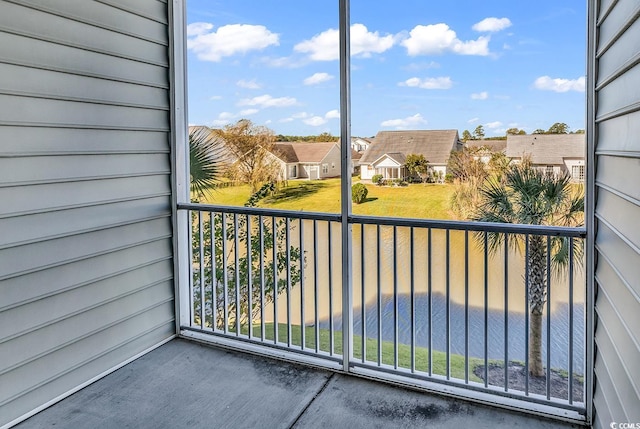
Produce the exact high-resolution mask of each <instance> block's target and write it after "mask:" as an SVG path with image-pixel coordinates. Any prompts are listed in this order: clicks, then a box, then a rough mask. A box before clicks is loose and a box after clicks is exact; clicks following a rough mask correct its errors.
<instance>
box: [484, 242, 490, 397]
mask: <svg viewBox="0 0 640 429" xmlns="http://www.w3.org/2000/svg"><path fill="white" fill-rule="evenodd" d="M488 385H489V233H488V232H487V231H485V232H484V387H487V386H488Z"/></svg>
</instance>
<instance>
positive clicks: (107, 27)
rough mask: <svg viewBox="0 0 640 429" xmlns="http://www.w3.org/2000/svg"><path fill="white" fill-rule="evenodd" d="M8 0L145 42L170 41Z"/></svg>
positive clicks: (159, 42) (9, 0)
mask: <svg viewBox="0 0 640 429" xmlns="http://www.w3.org/2000/svg"><path fill="white" fill-rule="evenodd" d="M6 1H7V2H9V3H14V4H17V5H20V6H22V7H26V8H29V9H33V10H37V11H40V12H44V13H48V14H50V15H55V16H58V17H60V18H65V19H68V20H70V21H75V22H79V23H81V24H86V25H90V26H92V27H97V28H101V29H103V30H108V31H112V32H114V33H118V34H122V35H124V36H130V37H134V38H136V39H140V40H144V41H145V42H151V43H155V44H157V45H161V46H166V47H168V46H169V42H168V41H166V42H165V41H164V40H160V39H154V38H151V37H147V36H144V35H142V34H138V33H131V32H127V31H124V30H121V29H119V28H116V27H111V26H108V25H104V24H101V23H100V22H99V21H93V20H87V19H86V18H82V17H80V16H78V15H75V16H71V15H65V14H62V13H59V12H57V11H56V10H55V9H51V8H48V7H45V6H41V5H36V4H32V3H21V2H19V1H17V0H6ZM164 25H165V26H166V25H167V24H164Z"/></svg>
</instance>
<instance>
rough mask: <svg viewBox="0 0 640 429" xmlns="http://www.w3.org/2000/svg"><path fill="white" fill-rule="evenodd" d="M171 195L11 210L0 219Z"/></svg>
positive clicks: (168, 193) (166, 193) (162, 194)
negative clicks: (19, 210) (40, 208)
mask: <svg viewBox="0 0 640 429" xmlns="http://www.w3.org/2000/svg"><path fill="white" fill-rule="evenodd" d="M169 195H171V192H163V193H160V194H149V195H142V196H138V195H136V196H133V197H129V198H117V199H112V200H103V201H94V202H91V203H82V204H72V205H68V206H56V207H49V208H46V209H42V210H24V211H21V212H11V213H5V214H0V219H7V218H12V217H19V216H29V215H36V214H44V213H55V212H59V211H66V210H74V209H80V208H85V207H87V208H88V207H95V206H102V205H108V204H117V203H126V202H129V201H137V200H147V199H152V198H160V197H166V196H169Z"/></svg>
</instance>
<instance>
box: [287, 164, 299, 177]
mask: <svg viewBox="0 0 640 429" xmlns="http://www.w3.org/2000/svg"><path fill="white" fill-rule="evenodd" d="M289 177H298V166H297V165H292V166H291V169H290V170H289Z"/></svg>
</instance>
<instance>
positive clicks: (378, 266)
mask: <svg viewBox="0 0 640 429" xmlns="http://www.w3.org/2000/svg"><path fill="white" fill-rule="evenodd" d="M376 234H377V240H376V247H377V250H376V252H377V255H378V259H377V261H378V263H377V273H378V278H377V282H378V287H377V293H378V296H377V298H378V366H380V365H382V284H381V279H380V225H376Z"/></svg>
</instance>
